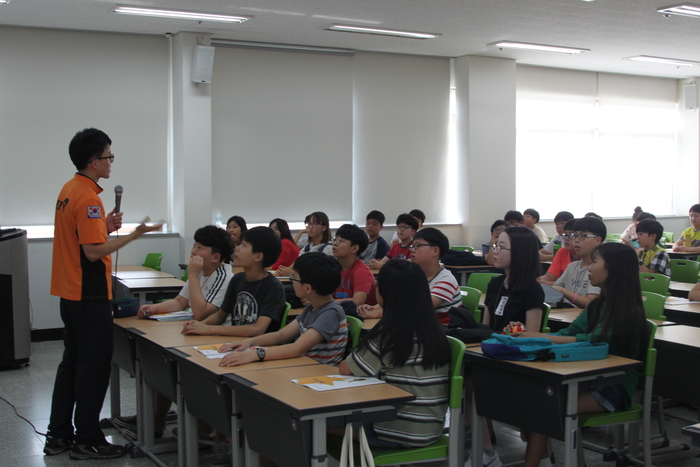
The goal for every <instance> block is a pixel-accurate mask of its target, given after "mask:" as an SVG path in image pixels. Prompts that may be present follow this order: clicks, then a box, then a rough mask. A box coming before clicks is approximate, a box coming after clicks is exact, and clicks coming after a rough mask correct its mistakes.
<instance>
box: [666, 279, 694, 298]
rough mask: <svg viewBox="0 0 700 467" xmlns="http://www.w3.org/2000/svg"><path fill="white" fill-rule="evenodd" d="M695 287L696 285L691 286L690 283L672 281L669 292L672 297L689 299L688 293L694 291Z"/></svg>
mask: <svg viewBox="0 0 700 467" xmlns="http://www.w3.org/2000/svg"><path fill="white" fill-rule="evenodd" d="M693 287H695V284H691V283H688V282H678V281H671V283H670V284H669V286H668V290H669V292H670V293H671V295H673V296H675V297H683V298H688V292H690V291H691V290H692V289H693Z"/></svg>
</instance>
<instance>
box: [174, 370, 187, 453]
mask: <svg viewBox="0 0 700 467" xmlns="http://www.w3.org/2000/svg"><path fill="white" fill-rule="evenodd" d="M175 397H176V399H177V400H176V401H175V403H176V404H177V432H178V435H179V436H178V437H177V465H187V464H186V458H185V453H186V451H187V449H186V445H185V436H186V431H185V416H186V413H187V412H186V411H185V398H184V397H182V385H181V384H180V367H179V365H178V369H177V386H176V396H175Z"/></svg>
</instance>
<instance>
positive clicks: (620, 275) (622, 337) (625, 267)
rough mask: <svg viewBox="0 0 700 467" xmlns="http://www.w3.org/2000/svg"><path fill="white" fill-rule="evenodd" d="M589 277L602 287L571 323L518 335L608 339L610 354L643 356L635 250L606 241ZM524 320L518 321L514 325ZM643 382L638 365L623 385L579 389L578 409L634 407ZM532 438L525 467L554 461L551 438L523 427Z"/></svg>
mask: <svg viewBox="0 0 700 467" xmlns="http://www.w3.org/2000/svg"><path fill="white" fill-rule="evenodd" d="M588 272H589V274H590V281H591V284H593V285H594V286H595V287H598V288H600V289H601V292H600V295H598V298H596V299H595V300H593V301H591V302H590V304H589V305H588V306H587V307H586V309H585V310H583V312H582V313H581V314H580V315H579V316H578V318H576V320H574V322H573V323H571V325H570V326H569V327H568V328H566V329H563V330H561V331H559V332H557V333H554V334H541V333H539V332H532V330H527V331H526V332H523V333H515V334H514V336H516V337H544V338H547V339H549V340H551V341H552V342H553V343H555V344H566V343H573V342H583V341H589V342H607V343H608V344H609V345H610V349H609V353H610V355H618V356H621V357H626V358H631V359H634V360H644V356H645V352H646V348H647V342H648V341H649V336H648V334H647V323H646V315H645V313H644V304H643V303H642V292H641V286H640V284H639V272H638V268H637V258H636V255H635V254H634V250H632V249H631V248H629V247H627V246H626V245H622V244H620V243H604V244H602V245H599V246H598V247H597V248H595V249H594V251H593V253H592V264H591V266H590V268H589V270H588ZM515 325H520V323H517V322H514V323H510V324H509V329H512V327H513V326H515ZM638 382H639V369H637V368H635V369H632V370H630V371H629V372H627V374H626V375H625V376H624V377H623V379H622V384H618V385H615V386H605V387H603V388H592V389H594V390H589V391H587V392H581V393H579V397H578V413H589V412H615V411H617V410H622V409H629V408H630V406H631V404H632V398H633V396H634V393H635V391H636V389H637V383H638ZM523 434H524V435H525V438H526V439H527V449H526V451H525V467H538V466H539V467H542V466H545V465H546V466H551V465H552V464H551V463H550V461H549V453H548V452H547V437H546V436H545V435H541V434H538V433H532V432H530V433H527V432H523Z"/></svg>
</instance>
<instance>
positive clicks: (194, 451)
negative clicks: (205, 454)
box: [184, 402, 199, 467]
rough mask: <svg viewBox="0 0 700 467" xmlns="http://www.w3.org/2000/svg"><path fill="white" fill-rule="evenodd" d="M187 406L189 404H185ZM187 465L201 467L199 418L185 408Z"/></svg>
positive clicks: (188, 466)
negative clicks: (198, 439) (198, 443)
mask: <svg viewBox="0 0 700 467" xmlns="http://www.w3.org/2000/svg"><path fill="white" fill-rule="evenodd" d="M185 405H187V402H185ZM184 412H185V458H186V459H187V460H186V462H185V464H184V465H186V466H187V467H197V466H198V465H199V446H198V445H197V417H195V416H194V415H192V414H191V413H190V411H189V410H187V407H185V410H184Z"/></svg>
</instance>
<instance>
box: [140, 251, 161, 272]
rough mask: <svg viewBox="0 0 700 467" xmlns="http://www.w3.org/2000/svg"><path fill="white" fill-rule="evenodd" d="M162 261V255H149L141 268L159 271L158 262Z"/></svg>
mask: <svg viewBox="0 0 700 467" xmlns="http://www.w3.org/2000/svg"><path fill="white" fill-rule="evenodd" d="M162 260H163V253H149V254H147V255H146V260H145V261H144V262H143V264H142V265H141V266H143V267H145V268H151V269H155V270H156V271H160V262H161V261H162Z"/></svg>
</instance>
